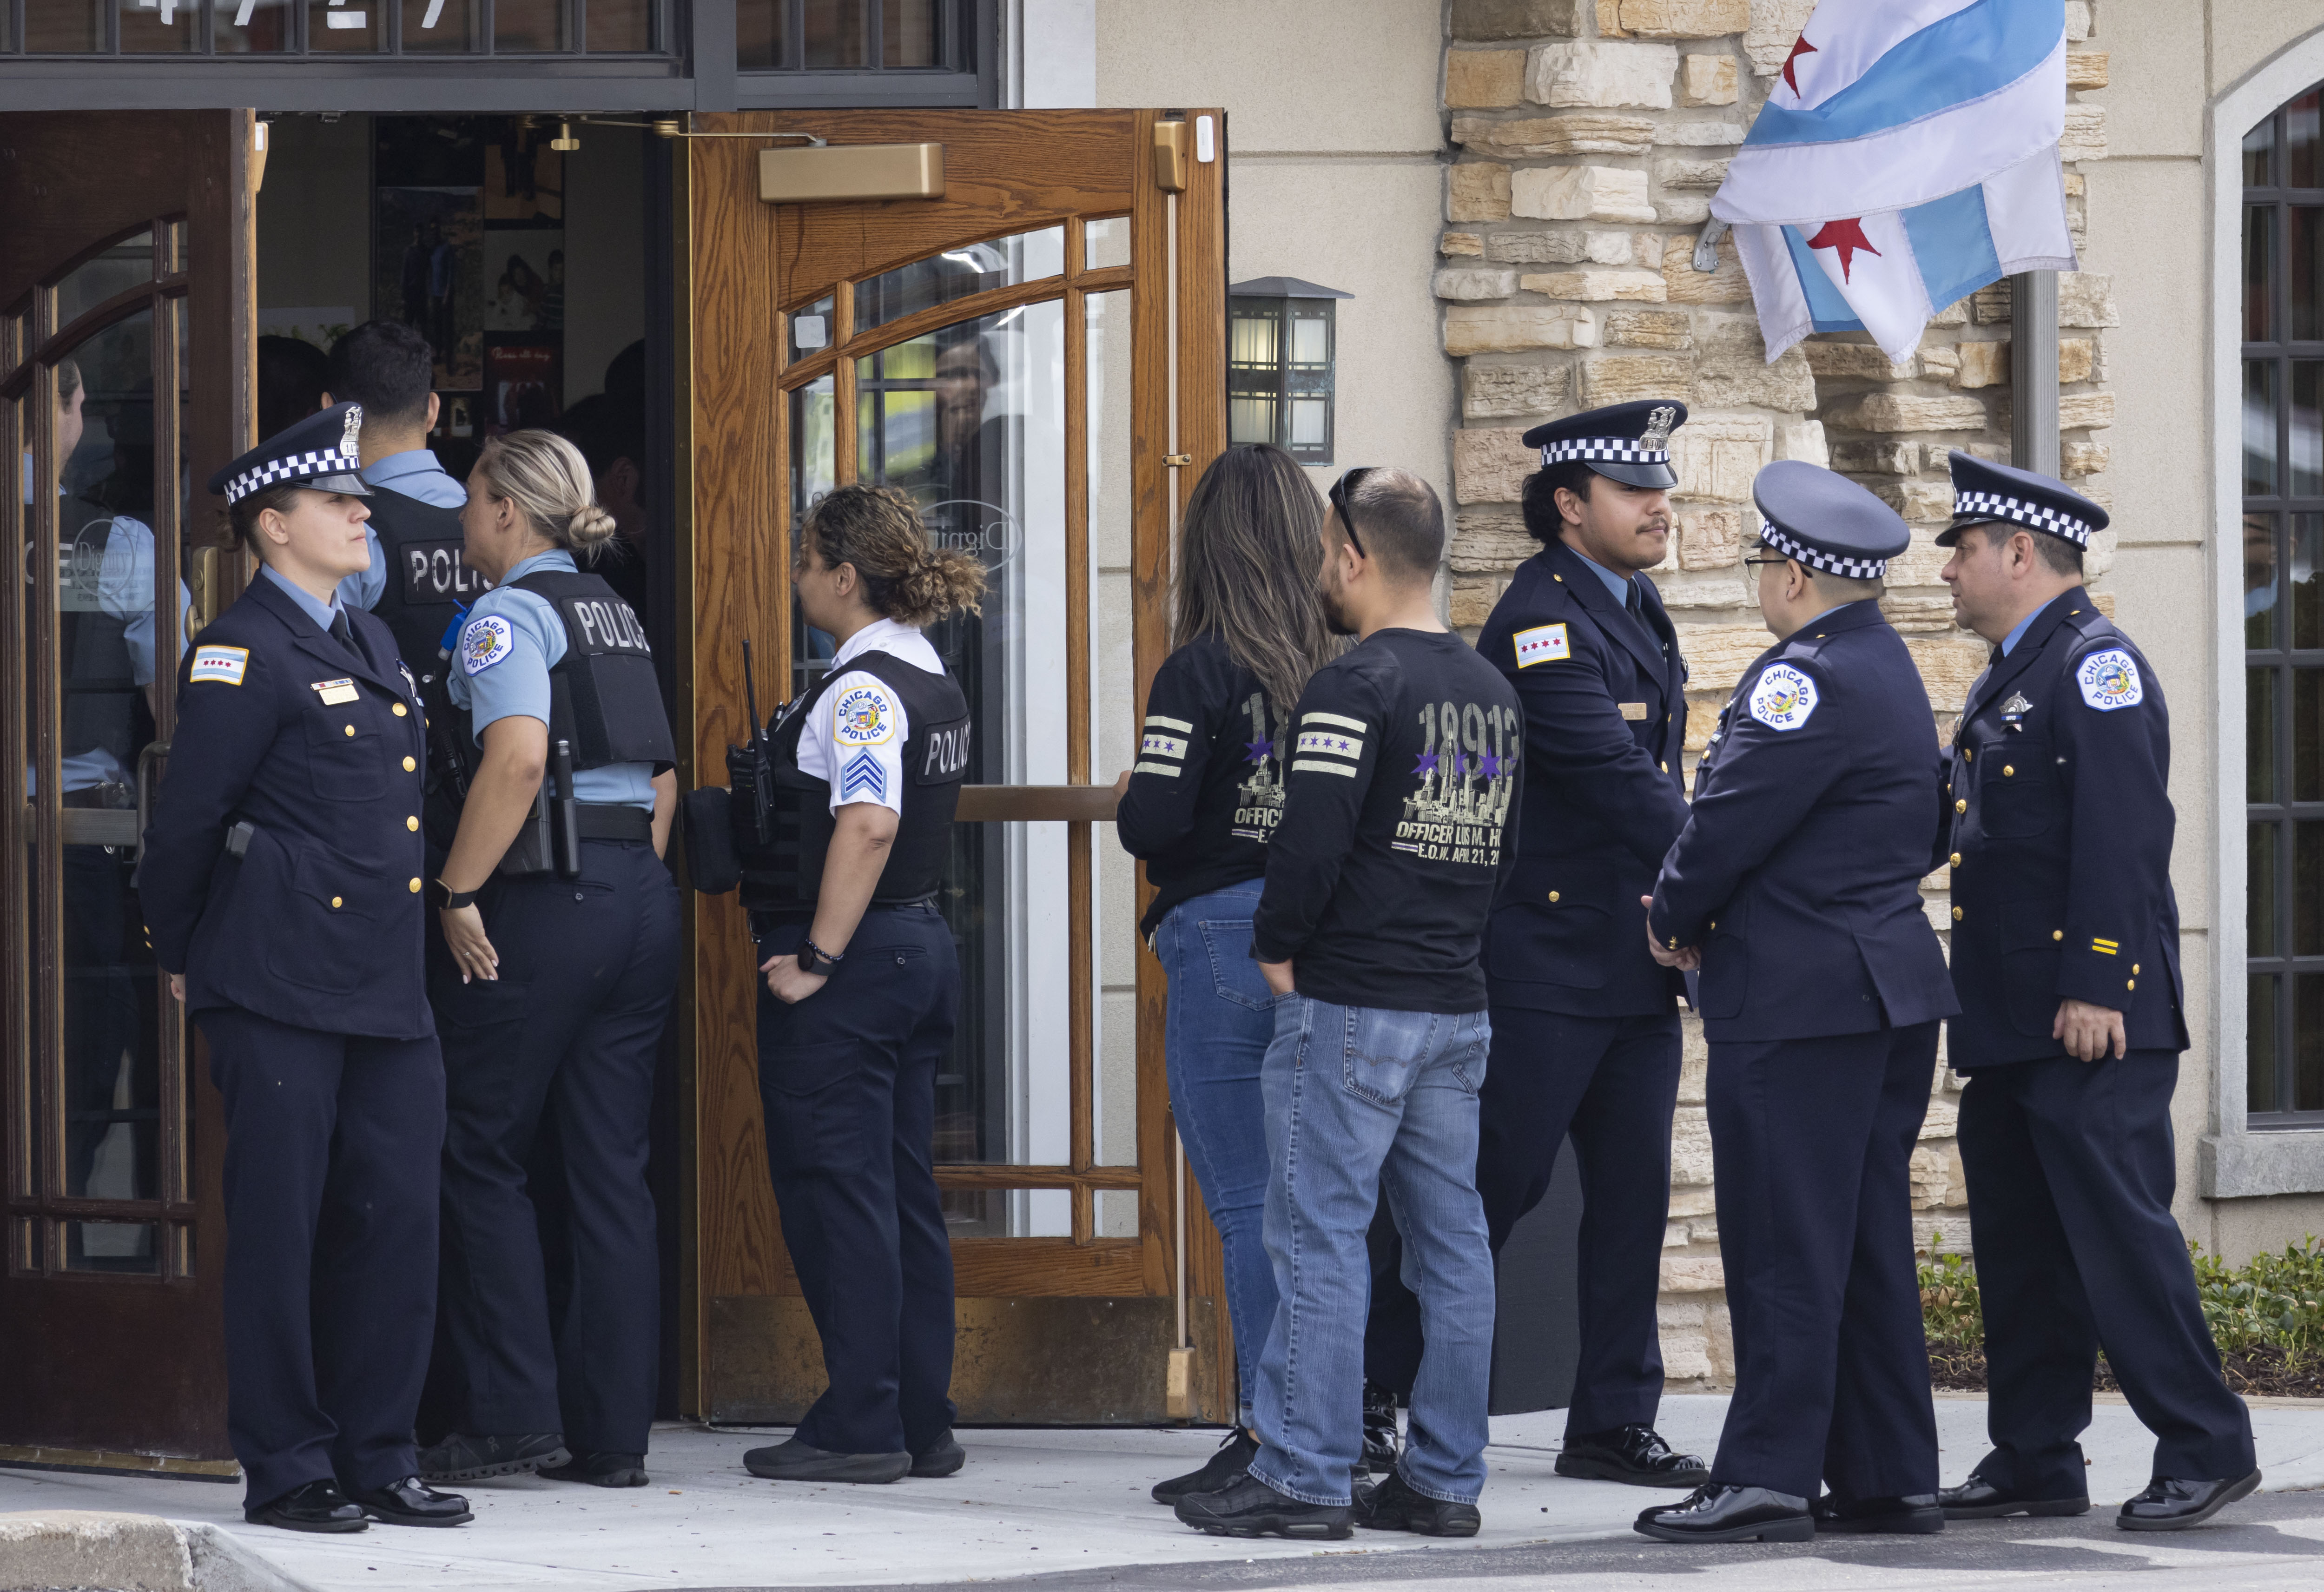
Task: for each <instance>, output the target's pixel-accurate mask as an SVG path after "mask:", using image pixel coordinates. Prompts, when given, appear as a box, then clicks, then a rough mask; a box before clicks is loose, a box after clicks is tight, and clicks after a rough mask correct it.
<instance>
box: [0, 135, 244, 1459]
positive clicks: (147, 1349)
mask: <svg viewBox="0 0 2324 1592" xmlns="http://www.w3.org/2000/svg"><path fill="white" fill-rule="evenodd" d="M256 136H257V132H256V126H255V123H254V119H253V117H252V116H251V115H250V113H248V112H246V111H239V112H238V111H202V112H119V111H106V112H103V113H97V112H91V113H89V114H88V115H0V216H5V217H6V218H7V220H6V223H5V225H0V571H9V572H19V573H16V574H15V575H14V578H11V579H8V580H7V581H5V583H0V592H5V595H0V657H5V659H6V662H5V666H0V679H5V681H6V682H7V685H6V687H5V691H0V780H5V799H0V824H5V830H6V844H5V851H0V892H5V913H6V918H7V924H8V928H7V931H6V933H5V935H0V943H5V946H6V950H5V960H0V989H5V1030H0V1032H5V1073H0V1077H5V1126H6V1134H7V1137H6V1146H5V1221H6V1227H5V1232H0V1241H5V1248H6V1260H5V1268H0V1366H5V1367H7V1369H6V1372H5V1374H0V1464H9V1463H14V1464H24V1463H32V1464H52V1465H53V1464H64V1465H80V1466H96V1467H101V1468H135V1469H148V1470H172V1471H180V1472H193V1473H211V1474H219V1475H232V1474H234V1471H235V1467H234V1464H233V1461H232V1459H230V1458H229V1455H228V1451H227V1448H226V1373H225V1360H224V1353H223V1345H222V1342H221V1334H222V1319H221V1315H220V1310H219V1270H220V1265H221V1263H222V1261H223V1259H224V1256H225V1247H226V1235H225V1229H224V1221H223V1219H222V1215H221V1210H220V1199H219V1187H218V1182H219V1179H218V1167H219V1151H220V1148H221V1141H222V1139H223V1137H224V1134H223V1126H222V1118H221V1113H220V1111H219V1109H218V1104H217V1095H216V1091H215V1090H212V1089H211V1088H210V1086H209V1084H208V1080H207V1078H206V1077H205V1076H204V1075H203V1072H202V1070H201V1068H200V1067H199V1064H198V1057H197V1056H196V1055H195V1054H193V1048H192V1047H191V1046H190V1044H189V1030H188V1026H187V1025H186V1024H185V1022H184V1021H183V1018H182V1014H181V1012H180V1008H178V1007H177V1006H176V1004H175V1003H174V1002H172V1001H171V999H170V997H169V991H168V989H167V981H166V980H165V979H163V978H162V977H161V974H160V972H159V971H158V970H157V969H156V967H155V966H154V962H153V956H152V950H151V949H150V948H149V947H148V946H147V945H146V944H145V943H144V934H143V918H142V916H141V915H140V914H139V912H138V908H137V904H136V899H135V897H134V893H133V892H132V890H131V888H130V879H131V871H132V870H133V869H134V866H135V862H136V852H137V842H138V837H139V833H140V829H141V827H142V826H141V822H140V820H141V817H142V814H143V812H144V810H145V808H146V806H147V805H148V804H149V803H150V800H151V796H152V791H153V789H154V787H155V785H156V782H157V781H158V779H159V778H160V772H161V759H162V758H163V757H165V756H166V754H167V751H168V742H169V738H170V731H171V721H172V719H173V717H174V713H173V704H172V695H173V691H174V686H175V682H176V673H177V670H176V660H177V658H178V657H179V656H180V650H181V649H182V648H183V646H184V643H185V640H186V637H187V635H188V634H189V631H190V630H192V629H194V628H197V627H198V623H199V618H198V616H199V615H200V614H201V613H202V612H209V611H213V610H214V606H215V604H216V603H217V601H218V600H219V598H221V597H222V596H223V595H224V594H223V593H219V592H216V591H212V590H208V589H203V588H206V587H207V586H208V584H209V582H208V581H207V580H206V579H205V578H204V577H205V576H206V575H209V574H210V573H211V572H212V571H215V570H218V569H220V568H222V566H224V565H225V563H226V561H225V560H224V559H221V558H217V557H205V556H204V555H202V554H201V553H200V552H199V551H198V544H202V543H207V542H210V541H213V540H214V539H215V538H213V537H212V536H211V535H210V533H209V527H208V525H207V523H198V522H197V520H202V521H207V520H208V516H209V514H210V513H211V512H213V511H214V509H215V503H216V500H214V499H212V498H210V497H209V496H208V494H207V493H203V492H198V491H197V490H196V488H197V483H201V482H203V481H204V480H205V479H206V478H207V477H208V474H210V472H211V471H212V470H214V469H216V468H217V466H218V465H221V464H224V463H225V462H226V460H228V459H230V458H231V457H233V456H234V455H235V453H237V452H238V451H240V449H241V448H242V447H244V446H246V444H245V442H244V438H245V437H247V436H248V414H249V403H248V389H249V385H250V382H249V371H250V363H251V358H252V350H253V347H254V342H253V336H252V323H253V319H254V315H253V306H254V300H253V297H252V290H251V289H252V283H253V281H254V276H253V271H252V264H251V244H252V236H253V234H252V207H251V203H250V200H251V196H252V194H253V192H254V189H255V186H256V184H255V179H254V165H255V163H256V161H257V160H259V159H261V158H263V157H259V156H258V155H257V153H256V152H255V151H254V148H253V140H254V138H255V137H256Z"/></svg>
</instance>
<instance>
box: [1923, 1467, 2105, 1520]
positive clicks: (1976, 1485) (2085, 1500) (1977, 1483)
mask: <svg viewBox="0 0 2324 1592" xmlns="http://www.w3.org/2000/svg"><path fill="white" fill-rule="evenodd" d="M1937 1507H1938V1508H1940V1509H1941V1510H1943V1511H1944V1512H1945V1518H1946V1519H1947V1520H1999V1519H2001V1518H2002V1517H2003V1516H2005V1515H2010V1514H2033V1515H2048V1514H2089V1512H2090V1495H2089V1494H2088V1493H2084V1494H2082V1495H2080V1497H2073V1498H2021V1497H2019V1496H2018V1495H2016V1494H2015V1493H2010V1492H2005V1491H2003V1490H2002V1489H2001V1488H1999V1487H1997V1486H1994V1485H1993V1484H1992V1483H1991V1482H1989V1481H1987V1480H1986V1479H1985V1477H1981V1476H1979V1475H1978V1474H1977V1473H1976V1472H1975V1471H1971V1472H1970V1473H1969V1479H1968V1480H1967V1481H1965V1482H1963V1483H1961V1484H1960V1486H1957V1487H1939V1488H1938V1489H1937Z"/></svg>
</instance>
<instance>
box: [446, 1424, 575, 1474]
mask: <svg viewBox="0 0 2324 1592" xmlns="http://www.w3.org/2000/svg"><path fill="white" fill-rule="evenodd" d="M572 1458H573V1456H572V1455H571V1454H568V1453H567V1452H566V1451H565V1439H564V1438H563V1437H562V1436H560V1435H559V1434H558V1433H557V1432H554V1431H532V1432H515V1433H511V1434H508V1435H500V1436H491V1437H469V1436H466V1434H464V1433H461V1432H457V1431H456V1432H454V1433H452V1434H451V1435H450V1436H449V1437H447V1438H446V1439H445V1440H443V1441H442V1442H439V1443H431V1444H429V1446H428V1447H426V1448H424V1449H420V1480H422V1481H429V1482H436V1481H482V1480H484V1478H485V1477H489V1476H522V1475H524V1474H525V1473H526V1472H528V1471H532V1470H545V1469H548V1468H550V1467H552V1466H558V1465H563V1464H566V1463H567V1462H569V1461H570V1460H571V1459H572Z"/></svg>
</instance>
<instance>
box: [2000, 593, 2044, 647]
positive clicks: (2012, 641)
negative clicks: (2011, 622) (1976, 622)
mask: <svg viewBox="0 0 2324 1592" xmlns="http://www.w3.org/2000/svg"><path fill="white" fill-rule="evenodd" d="M2056 601H2057V599H2056V598H2055V597H2052V598H2051V599H2050V603H2055V602H2056ZM2050 603H2043V604H2042V607H2041V608H2037V609H2035V610H2034V611H2033V612H2031V613H2029V614H2027V615H2026V616H2025V617H2024V619H2021V620H2019V621H2017V628H2016V629H2015V630H2012V631H2010V632H2009V634H2007V635H2006V636H2004V637H2003V638H2002V639H2001V656H2002V657H2004V658H2007V657H2008V656H2009V653H2010V649H2012V648H2014V647H2015V646H2016V645H2017V638H2019V637H2020V636H2022V635H2024V633H2025V627H2026V626H2027V625H2030V624H2032V623H2033V621H2035V620H2037V619H2039V618H2041V617H2042V612H2043V609H2046V608H2048V607H2049V606H2050Z"/></svg>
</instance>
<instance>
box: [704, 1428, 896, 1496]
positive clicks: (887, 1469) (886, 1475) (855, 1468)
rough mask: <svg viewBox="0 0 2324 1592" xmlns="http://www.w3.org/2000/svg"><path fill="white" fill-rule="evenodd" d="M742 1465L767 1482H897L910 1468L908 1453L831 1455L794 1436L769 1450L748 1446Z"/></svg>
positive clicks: (875, 1483)
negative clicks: (748, 1449)
mask: <svg viewBox="0 0 2324 1592" xmlns="http://www.w3.org/2000/svg"><path fill="white" fill-rule="evenodd" d="M742 1468H744V1469H746V1470H748V1471H749V1472H750V1473H751V1474H752V1476H762V1477H766V1478H767V1479H768V1480H769V1481H852V1482H864V1483H868V1484H871V1485H873V1486H878V1485H880V1484H881V1483H884V1482H891V1481H901V1480H902V1479H903V1478H904V1476H905V1474H906V1473H907V1472H908V1471H909V1470H910V1469H911V1468H912V1457H911V1456H910V1455H909V1454H901V1453H899V1454H835V1453H833V1452H831V1451H830V1450H829V1449H818V1448H816V1447H814V1446H812V1445H810V1444H807V1443H803V1442H801V1441H799V1440H798V1439H797V1438H792V1439H791V1440H788V1442H779V1443H777V1444H775V1445H774V1447H772V1448H769V1449H751V1450H750V1451H749V1452H748V1453H746V1454H744V1455H743V1456H742Z"/></svg>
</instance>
